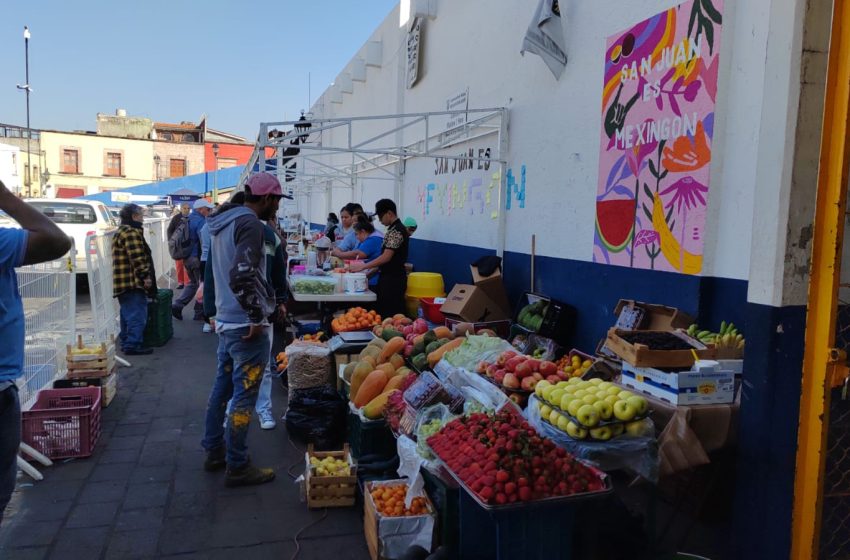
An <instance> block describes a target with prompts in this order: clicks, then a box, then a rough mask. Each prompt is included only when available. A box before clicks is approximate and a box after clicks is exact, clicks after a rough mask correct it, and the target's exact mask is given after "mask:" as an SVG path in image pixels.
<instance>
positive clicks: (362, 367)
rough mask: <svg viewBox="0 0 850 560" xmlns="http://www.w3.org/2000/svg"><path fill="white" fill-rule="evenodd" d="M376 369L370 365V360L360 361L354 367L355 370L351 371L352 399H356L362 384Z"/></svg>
mask: <svg viewBox="0 0 850 560" xmlns="http://www.w3.org/2000/svg"><path fill="white" fill-rule="evenodd" d="M374 370H375V368H374V367H373V366H371V365H369V363H368V362H360V363H358V364H357V365H356V366H355V367H354V371H353V372H352V373H351V391H350V397H351V400H354V396H355V395H356V394H357V391H358V390H359V389H360V385H361V384H362V383H363V381H364V380H365V379H366V378H367V377H368V376H369V374H370V373H372V372H373V371H374Z"/></svg>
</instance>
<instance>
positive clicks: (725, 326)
mask: <svg viewBox="0 0 850 560" xmlns="http://www.w3.org/2000/svg"><path fill="white" fill-rule="evenodd" d="M687 332H688V335H689V336H692V337H694V338H696V339H697V340H699V341H700V342H702V343H703V344H713V345H714V347H715V348H737V349H739V350H743V348H744V344H745V343H746V341H745V340H744V335H742V334H741V333H739V332H738V329H736V328H735V323H727V322H726V321H723V322H721V323H720V331H719V332H716V333H715V332H711V331H707V330H700V328H699V326H698V325H697V324H696V323H694V324H693V325H691V326H690V327H688V331H687Z"/></svg>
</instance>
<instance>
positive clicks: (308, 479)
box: [304, 443, 357, 509]
mask: <svg viewBox="0 0 850 560" xmlns="http://www.w3.org/2000/svg"><path fill="white" fill-rule="evenodd" d="M311 457H315V458H316V459H319V460H321V459H324V458H326V457H333V458H335V459H342V460H343V461H345V462H347V463H348V465H349V471H350V472H349V474H347V475H341V476H318V475H316V474H315V469H314V468H313V467H312V466H311V465H310V458H311ZM304 461H305V464H306V466H305V472H304V485H305V486H306V489H307V507H308V508H310V509H317V508H325V507H349V506H353V505H354V502H355V500H356V497H357V465H356V464H355V462H354V460H353V459H352V458H351V453H350V452H349V450H348V444H347V443H346V444H345V446H344V447H343V449H342V451H314V450H313V444H312V443H311V444H310V445H308V446H307V452H306V453H305V454H304Z"/></svg>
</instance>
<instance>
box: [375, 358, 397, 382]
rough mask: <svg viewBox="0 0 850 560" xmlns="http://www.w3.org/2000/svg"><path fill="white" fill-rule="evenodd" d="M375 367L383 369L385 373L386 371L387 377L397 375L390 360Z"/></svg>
mask: <svg viewBox="0 0 850 560" xmlns="http://www.w3.org/2000/svg"><path fill="white" fill-rule="evenodd" d="M375 369H379V370H381V371H383V372H384V373H386V374H387V379H389V378H390V377H392V376H393V375H395V367H394V366H393V365H392V364H391V363H389V362H387V363H385V364H381V365H379V366H378V367H376V368H375Z"/></svg>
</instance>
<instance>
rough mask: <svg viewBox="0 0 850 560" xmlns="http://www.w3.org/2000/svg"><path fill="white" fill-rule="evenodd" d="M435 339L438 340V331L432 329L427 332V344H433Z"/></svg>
mask: <svg viewBox="0 0 850 560" xmlns="http://www.w3.org/2000/svg"><path fill="white" fill-rule="evenodd" d="M435 340H438V337H437V333H435V332H434V331H432V330H429V331H428V332H426V333H425V344H431V343H432V342H434V341H435Z"/></svg>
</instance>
